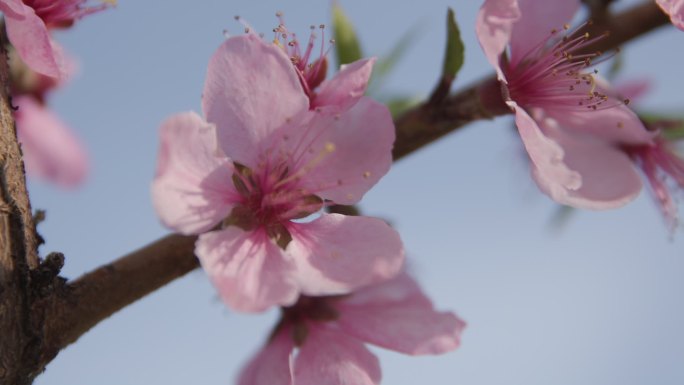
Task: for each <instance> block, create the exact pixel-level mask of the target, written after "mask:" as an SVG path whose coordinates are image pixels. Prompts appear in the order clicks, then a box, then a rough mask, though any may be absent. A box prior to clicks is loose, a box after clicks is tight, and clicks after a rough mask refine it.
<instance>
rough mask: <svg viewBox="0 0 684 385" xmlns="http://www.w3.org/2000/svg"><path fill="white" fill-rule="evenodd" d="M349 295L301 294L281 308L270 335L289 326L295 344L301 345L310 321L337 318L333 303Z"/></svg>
mask: <svg viewBox="0 0 684 385" xmlns="http://www.w3.org/2000/svg"><path fill="white" fill-rule="evenodd" d="M348 296H349V295H336V296H325V297H309V296H305V295H302V296H300V297H299V299H298V300H297V303H295V304H294V305H292V306H288V307H283V308H281V310H282V313H281V318H280V322H278V325H276V328H275V330H274V331H273V334H272V335H275V334H277V333H278V332H279V331H280V330H282V329H283V328H285V327H286V328H289V329H290V330H291V332H292V339H293V341H294V342H295V345H297V346H301V345H302V344H303V343H304V341H305V340H306V337H307V335H308V333H309V328H310V325H311V324H312V323H318V322H331V321H335V320H337V319H338V318H339V312H338V311H337V309H336V308H335V303H336V302H338V301H340V300H342V299H344V298H346V297H348Z"/></svg>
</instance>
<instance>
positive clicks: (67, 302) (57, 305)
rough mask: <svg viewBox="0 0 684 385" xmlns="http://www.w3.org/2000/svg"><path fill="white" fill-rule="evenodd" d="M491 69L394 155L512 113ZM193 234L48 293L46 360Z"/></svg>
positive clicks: (620, 35)
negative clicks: (502, 96) (482, 78)
mask: <svg viewBox="0 0 684 385" xmlns="http://www.w3.org/2000/svg"><path fill="white" fill-rule="evenodd" d="M668 22H669V20H668V19H667V17H665V16H664V14H663V13H662V12H661V11H660V10H659V9H658V7H657V6H656V5H655V3H654V2H653V1H648V2H645V3H644V4H641V5H638V6H636V7H634V8H632V9H630V10H627V11H625V12H623V13H621V14H619V15H615V16H612V17H606V18H605V23H601V22H598V23H595V24H593V25H592V26H591V27H590V28H592V31H594V32H597V33H602V32H604V31H605V30H607V29H610V30H611V34H610V36H609V37H607V38H605V39H602V40H601V41H599V42H598V43H597V44H596V45H595V46H593V47H591V49H592V50H602V51H606V50H610V49H613V48H615V47H616V46H617V45H619V44H622V43H624V42H626V41H628V40H631V39H634V38H636V37H637V36H640V35H642V34H645V33H647V32H649V31H651V30H653V29H655V28H656V27H658V26H661V25H664V24H667V23H668ZM499 87H500V86H499V84H498V83H497V82H496V80H495V78H494V77H493V76H491V77H488V78H486V79H484V80H482V81H480V82H478V83H476V84H474V85H473V86H471V87H468V88H466V89H465V90H463V91H461V92H458V93H456V94H453V95H450V96H448V97H447V98H446V99H445V100H444V101H443V102H442V103H439V105H437V106H435V105H431V104H429V103H424V104H422V105H420V106H418V107H416V108H414V109H413V110H411V111H409V112H407V113H406V114H405V115H403V116H402V117H400V118H399V119H397V121H396V130H397V140H396V142H395V146H394V152H393V156H394V159H395V160H398V159H400V158H402V157H404V156H406V155H408V154H410V153H412V152H413V151H416V150H418V149H420V148H422V147H423V146H425V145H427V144H429V143H431V142H433V141H435V140H437V139H439V138H441V137H443V136H444V135H446V134H448V133H450V132H454V131H456V130H457V129H459V128H461V127H463V126H465V125H466V124H468V123H471V122H473V121H476V120H480V119H492V118H493V117H495V116H498V115H502V114H506V113H509V112H510V111H509V110H508V108H507V107H506V106H505V104H504V103H503V99H502V98H501V96H500V95H501V93H500V88H499ZM194 240H195V237H186V236H181V235H169V236H167V237H165V238H162V239H160V240H158V241H156V242H154V243H152V244H151V245H148V246H146V247H144V248H142V249H140V250H138V251H135V252H133V253H131V254H129V255H127V256H125V257H122V258H121V259H119V260H117V261H115V262H113V263H111V264H108V265H106V266H103V267H101V268H99V269H97V270H95V271H93V272H90V273H88V274H86V275H84V276H82V277H80V278H78V279H77V280H75V281H72V282H70V283H68V284H67V285H66V286H65V287H64V288H62V289H61V290H58V292H57V293H56V294H55V295H53V296H52V297H50V298H49V299H48V300H44V301H43V302H42V305H41V306H43V307H44V308H45V309H46V310H45V312H46V314H47V316H46V319H47V320H49V322H48V323H46V324H45V326H44V335H45V338H44V343H43V349H44V352H43V361H44V362H45V363H47V362H49V360H51V359H52V358H53V357H54V356H55V355H56V354H57V353H58V352H59V350H60V349H62V348H64V347H65V346H67V345H68V344H70V343H72V342H74V341H76V340H77V339H78V338H79V336H80V335H82V334H83V333H85V332H86V331H87V330H89V329H90V328H91V327H93V326H94V325H96V324H97V323H99V322H100V321H102V320H103V319H105V318H107V317H109V316H110V315H111V314H113V313H114V312H116V311H118V310H119V309H122V308H123V307H125V306H127V305H129V304H131V303H132V302H134V301H136V300H137V299H139V298H142V297H144V296H145V295H147V294H149V293H151V292H153V291H155V290H157V289H158V288H160V287H162V286H164V285H165V284H167V283H169V282H171V281H172V280H174V279H176V278H178V277H181V276H183V275H185V274H186V273H188V272H189V271H191V270H193V269H195V268H196V267H198V263H197V259H196V258H195V256H194V255H193V249H194ZM0 343H1V342H0Z"/></svg>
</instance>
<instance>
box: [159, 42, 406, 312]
mask: <svg viewBox="0 0 684 385" xmlns="http://www.w3.org/2000/svg"><path fill="white" fill-rule="evenodd" d="M350 67H351V66H350ZM348 68H349V67H348ZM352 68H353V67H352ZM355 75H356V74H355V72H350V71H347V72H344V71H343V72H342V73H340V74H338V75H337V77H336V78H335V79H333V80H331V83H332V82H337V83H336V88H335V89H334V90H330V91H324V90H325V89H324V88H322V89H321V90H322V92H321V93H320V94H319V95H320V96H319V97H320V98H323V100H335V103H336V104H331V105H324V106H319V107H315V108H314V109H310V98H309V95H307V93H306V92H305V90H304V89H303V87H302V82H301V78H300V74H299V73H298V71H297V70H296V69H295V67H294V66H293V64H292V62H291V60H290V58H289V57H288V56H287V55H286V54H285V53H284V51H283V50H281V49H280V48H278V47H277V46H276V45H274V44H267V43H265V42H263V41H262V40H261V39H260V38H259V37H258V36H256V35H254V34H248V35H243V36H239V37H233V38H230V39H228V40H227V41H226V42H225V43H224V44H223V45H221V47H219V49H218V50H217V52H216V53H215V54H214V56H213V57H212V58H211V61H210V63H209V68H208V71H207V80H206V83H205V87H204V93H203V98H202V106H203V110H204V113H205V115H206V117H207V120H208V122H209V123H206V122H204V121H203V120H202V118H200V117H199V116H198V115H197V114H194V113H185V114H180V115H176V116H174V117H171V118H170V119H168V120H167V121H166V122H165V123H164V124H163V125H162V127H161V149H160V153H159V158H158V167H157V173H156V177H155V179H154V182H153V185H152V197H153V201H154V205H155V208H156V210H157V213H158V214H159V216H160V218H161V220H162V222H163V223H164V224H165V225H166V226H168V227H170V228H172V229H174V230H176V231H179V232H181V233H184V234H201V235H200V237H199V239H198V241H197V243H196V249H195V252H196V254H197V256H198V257H199V259H200V262H201V263H202V266H203V267H204V269H205V270H206V272H207V273H208V274H209V276H210V278H211V279H212V281H213V283H214V285H215V286H216V287H217V288H218V291H219V294H220V295H221V297H222V298H223V299H224V301H225V302H226V303H227V304H228V305H230V306H231V307H233V308H235V309H238V310H242V311H260V310H263V309H266V308H267V307H269V306H272V305H275V304H279V305H290V304H292V303H294V302H295V301H296V299H297V298H298V296H299V294H300V293H302V294H306V295H330V294H342V293H348V292H350V291H352V290H354V289H356V288H358V287H361V286H364V285H368V284H371V283H374V282H377V281H380V280H384V279H387V278H390V277H392V276H394V275H395V274H396V273H397V272H398V271H399V269H400V267H401V264H402V262H403V246H402V244H401V241H400V239H399V236H398V234H397V233H396V232H395V231H394V230H393V229H391V228H390V227H389V226H388V225H387V224H386V223H385V222H383V221H381V220H379V219H374V218H366V217H346V216H343V215H339V214H320V216H319V217H318V218H317V219H315V220H312V221H310V222H302V221H297V219H299V218H304V217H307V216H310V215H312V214H314V213H317V212H318V211H319V210H320V209H321V208H323V207H324V206H325V205H328V204H332V203H333V202H334V203H338V204H354V203H356V202H358V201H359V200H360V199H361V197H362V196H363V195H364V194H365V192H366V191H368V189H370V188H371V187H372V186H373V185H374V184H375V183H376V182H377V181H378V180H379V179H380V177H382V175H384V174H385V173H386V172H387V171H388V170H389V167H390V164H391V161H392V159H391V149H392V143H393V141H394V125H393V122H392V119H391V117H390V114H389V111H388V110H387V108H386V107H385V106H383V105H381V104H379V103H377V102H375V101H373V100H371V99H370V98H367V97H363V96H361V95H357V94H356V91H355V90H356V86H357V84H356V81H357V79H358V76H355ZM366 81H367V79H366ZM322 87H323V85H322ZM338 95H339V96H338ZM325 98H329V99H325ZM210 230H211V231H210ZM207 231H208V232H207Z"/></svg>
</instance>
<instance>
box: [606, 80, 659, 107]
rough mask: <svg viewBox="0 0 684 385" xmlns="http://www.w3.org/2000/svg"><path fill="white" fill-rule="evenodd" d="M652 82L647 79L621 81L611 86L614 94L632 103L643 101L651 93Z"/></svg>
mask: <svg viewBox="0 0 684 385" xmlns="http://www.w3.org/2000/svg"><path fill="white" fill-rule="evenodd" d="M652 85H653V80H651V79H647V78H639V79H632V80H629V81H622V82H620V83H618V84H614V85H613V90H614V91H615V93H616V94H618V95H620V96H621V97H623V98H626V99H629V100H630V101H631V102H632V103H633V102H635V101H638V100H640V99H643V98H644V96H646V94H648V93H649V92H650V91H651V88H652Z"/></svg>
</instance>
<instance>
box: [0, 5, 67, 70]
mask: <svg viewBox="0 0 684 385" xmlns="http://www.w3.org/2000/svg"><path fill="white" fill-rule="evenodd" d="M6 16H7V17H5V23H6V24H7V36H8V37H9V40H10V42H11V43H12V45H13V46H14V48H15V49H16V50H17V53H18V54H19V57H20V58H21V59H22V60H23V61H24V62H25V63H26V64H27V65H28V66H29V67H30V68H31V69H32V70H34V71H36V72H39V73H41V74H43V75H47V76H51V77H54V78H59V77H61V76H62V70H61V68H60V62H61V61H62V60H61V59H60V58H59V57H57V54H56V53H55V52H54V50H53V47H52V42H51V40H50V34H49V33H48V30H47V27H46V26H45V23H44V22H43V20H41V19H40V17H38V16H37V15H36V13H35V12H34V11H33V8H30V7H25V8H24V14H23V16H22V17H21V18H15V17H11V14H6Z"/></svg>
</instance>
